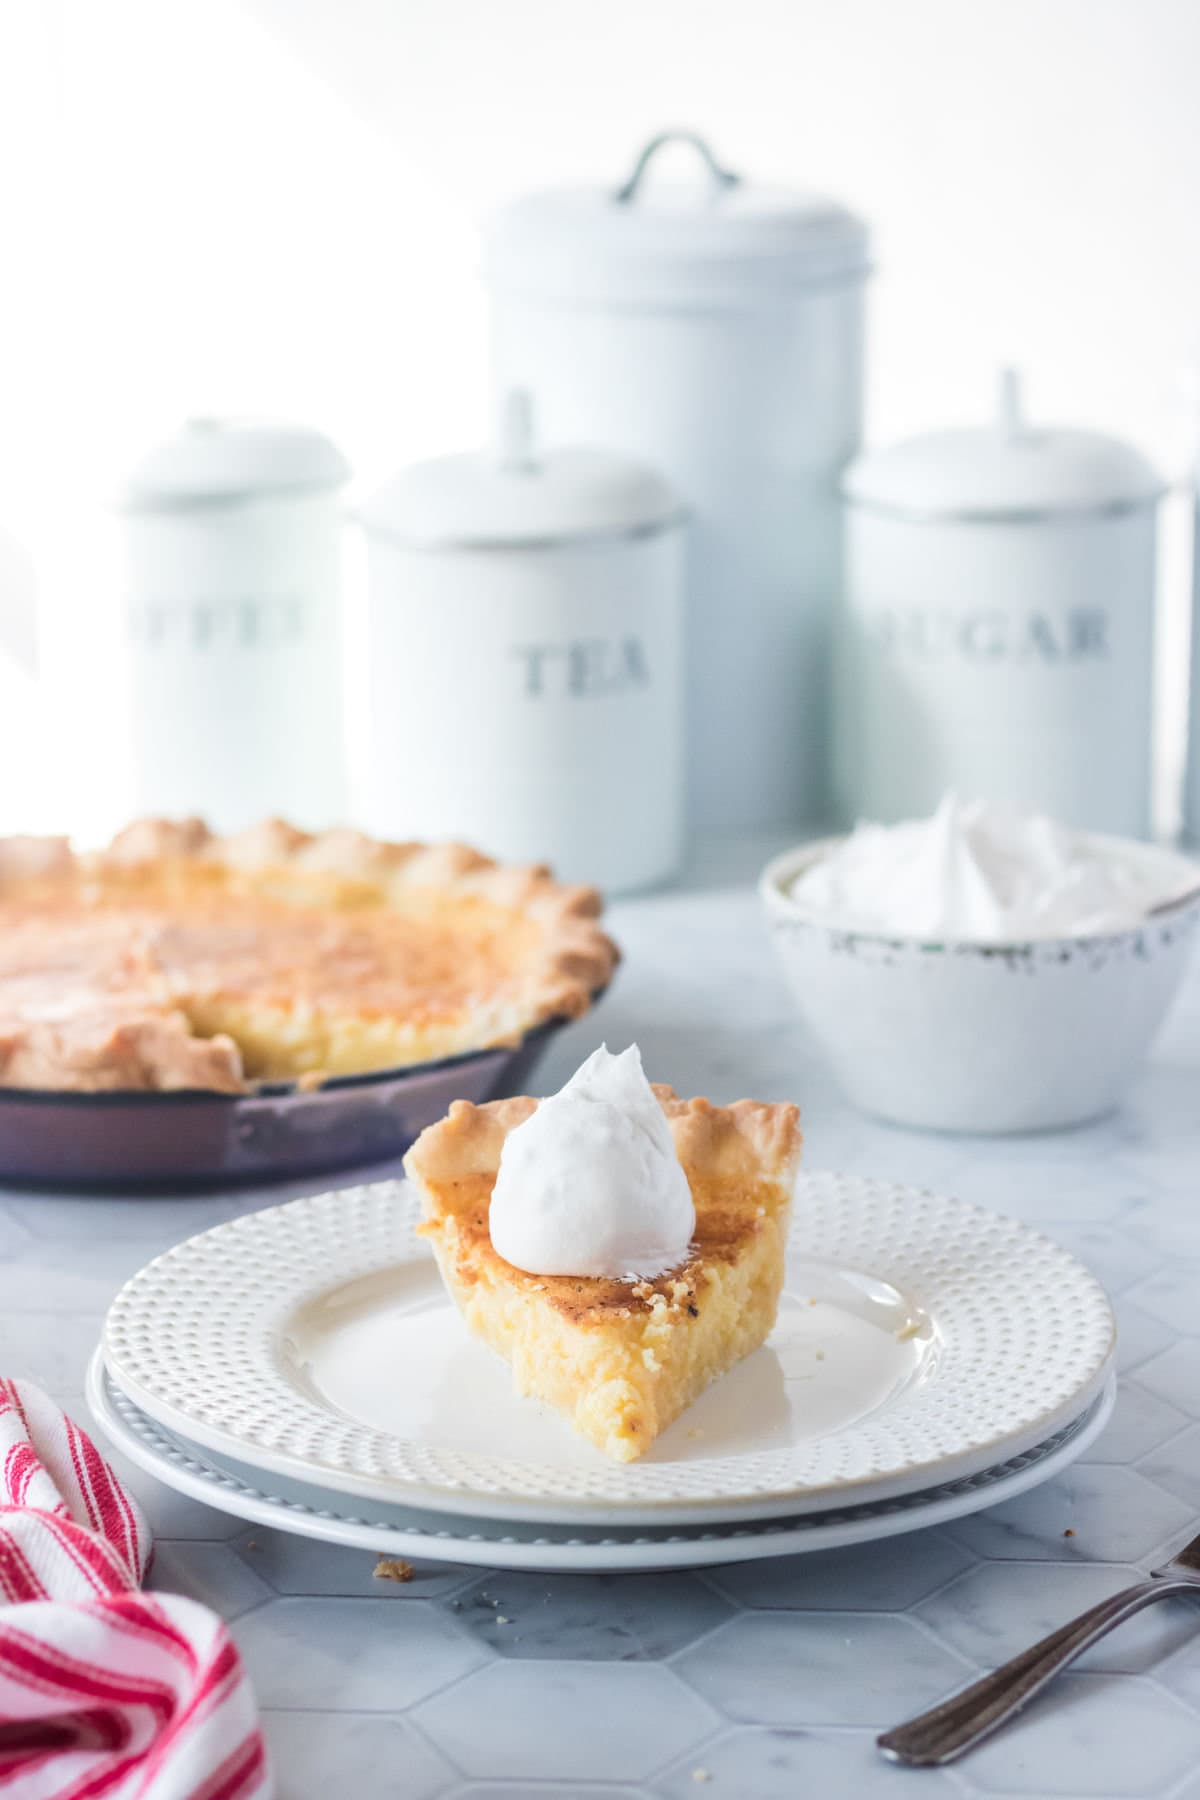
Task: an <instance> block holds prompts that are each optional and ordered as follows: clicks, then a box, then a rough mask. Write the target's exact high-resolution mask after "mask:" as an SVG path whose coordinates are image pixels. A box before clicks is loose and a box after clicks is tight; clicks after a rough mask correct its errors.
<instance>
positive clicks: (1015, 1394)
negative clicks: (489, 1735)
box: [89, 1174, 1115, 1571]
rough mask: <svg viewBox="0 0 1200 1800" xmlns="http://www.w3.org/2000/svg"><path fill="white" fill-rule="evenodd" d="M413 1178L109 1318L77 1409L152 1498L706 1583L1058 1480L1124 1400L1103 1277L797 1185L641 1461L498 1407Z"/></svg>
mask: <svg viewBox="0 0 1200 1800" xmlns="http://www.w3.org/2000/svg"><path fill="white" fill-rule="evenodd" d="M417 1216H418V1214H417V1205H416V1199H415V1196H414V1194H413V1193H412V1191H411V1190H410V1189H409V1187H408V1186H407V1184H406V1183H403V1182H385V1183H377V1184H375V1185H373V1186H370V1187H358V1188H349V1189H344V1190H342V1191H340V1192H337V1193H331V1194H322V1195H318V1196H315V1197H313V1198H309V1199H305V1200H297V1201H293V1202H292V1203H291V1204H289V1205H286V1206H279V1207H273V1208H271V1209H269V1210H268V1211H266V1212H259V1213H251V1214H248V1215H247V1216H245V1217H243V1218H240V1219H237V1220H234V1221H233V1222H232V1223H229V1224H225V1225H221V1226H218V1227H217V1228H216V1229H215V1230H213V1231H208V1232H205V1233H203V1234H202V1235H201V1236H199V1237H196V1238H192V1239H190V1240H189V1241H188V1242H186V1243H184V1244H181V1245H179V1246H178V1247H177V1248H176V1249H174V1250H171V1251H169V1252H168V1253H167V1254H166V1255H165V1256H162V1257H159V1258H158V1259H157V1260H156V1261H154V1262H153V1263H151V1264H149V1265H148V1266H147V1267H146V1268H145V1269H143V1270H142V1271H141V1272H140V1274H138V1275H136V1276H135V1277H134V1278H133V1280H132V1281H130V1282H129V1283H128V1284H127V1286H126V1287H125V1288H124V1289H122V1291H121V1293H120V1294H119V1295H118V1296H117V1299H116V1300H115V1302H114V1303H113V1306H112V1308H111V1310H110V1312H109V1315H108V1318H107V1320H106V1323H105V1330H104V1338H103V1342H102V1344H101V1347H100V1349H99V1350H98V1352H97V1355H96V1359H95V1361H94V1363H93V1367H92V1370H91V1377H90V1386H89V1399H90V1401H91V1405H92V1408H93V1411H94V1412H95V1415H96V1418H97V1420H98V1422H99V1424H100V1426H101V1427H102V1429H103V1431H104V1432H105V1433H107V1435H108V1436H109V1438H110V1439H111V1440H112V1441H113V1442H114V1443H115V1444H117V1445H118V1446H119V1447H120V1448H121V1449H122V1450H123V1451H124V1452H125V1453H126V1454H127V1455H128V1456H129V1457H130V1458H131V1459H132V1460H133V1461H134V1462H136V1463H138V1464H139V1465H140V1466H141V1467H142V1468H144V1469H146V1470H148V1471H149V1472H150V1473H151V1474H153V1475H156V1476H157V1477H158V1478H159V1479H161V1480H162V1481H164V1482H165V1483H166V1484H167V1485H168V1486H170V1487H173V1488H177V1489H179V1490H181V1491H182V1492H185V1493H187V1494H190V1495H192V1496H193V1497H195V1498H197V1499H200V1500H204V1501H207V1502H208V1503H209V1504H211V1505H213V1506H216V1507H219V1508H221V1509H223V1510H224V1511H226V1512H230V1513H234V1514H236V1515H238V1516H239V1517H242V1518H245V1519H247V1520H253V1521H254V1522H255V1523H257V1524H267V1525H274V1526H277V1527H279V1528H280V1529H283V1530H290V1531H296V1532H300V1533H303V1534H305V1535H308V1536H312V1537H318V1538H324V1539H326V1540H329V1541H331V1542H336V1543H339V1544H349V1545H355V1546H358V1547H360V1548H363V1549H369V1550H373V1551H378V1552H381V1553H383V1554H390V1555H395V1556H406V1557H410V1558H411V1557H418V1558H419V1557H426V1558H428V1557H430V1556H436V1557H437V1558H438V1559H440V1560H448V1561H458V1562H464V1563H481V1564H485V1565H487V1566H489V1567H491V1566H498V1567H506V1568H526V1569H543V1570H551V1569H562V1570H568V1569H569V1570H572V1571H580V1570H609V1571H619V1570H634V1569H662V1568H675V1567H688V1566H696V1565H698V1564H702V1563H720V1562H732V1561H737V1560H745V1559H748V1558H752V1557H758V1556H772V1555H779V1554H782V1553H791V1552H796V1551H803V1550H815V1549H827V1548H830V1547H832V1546H835V1545H842V1544H849V1543H858V1542H865V1541H867V1540H870V1539H872V1538H878V1537H884V1536H887V1535H890V1534H892V1533H896V1532H902V1531H911V1530H916V1529H918V1528H919V1527H921V1526H924V1525H931V1524H936V1523H938V1522H940V1521H942V1520H944V1519H948V1518H953V1517H956V1516H958V1515H960V1514H963V1513H967V1512H972V1511H976V1510H978V1509H980V1508H982V1507H986V1506H992V1505H995V1504H998V1503H999V1502H1000V1501H1001V1500H1005V1499H1008V1498H1011V1497H1012V1496H1013V1495H1014V1494H1018V1493H1021V1492H1023V1491H1024V1490H1025V1489H1026V1488H1029V1487H1032V1486H1034V1485H1035V1484H1037V1483H1038V1482H1041V1481H1044V1480H1047V1479H1048V1478H1049V1477H1050V1476H1051V1475H1053V1474H1056V1473H1057V1472H1058V1471H1059V1470H1060V1469H1062V1468H1063V1467H1065V1466H1066V1465H1067V1464H1068V1463H1069V1462H1071V1461H1072V1460H1073V1459H1074V1458H1075V1457H1077V1456H1078V1455H1080V1454H1081V1452H1082V1451H1083V1450H1084V1449H1086V1447H1087V1446H1088V1444H1090V1443H1091V1442H1092V1441H1093V1439H1094V1438H1095V1437H1096V1436H1097V1435H1098V1433H1099V1432H1100V1431H1101V1430H1102V1428H1103V1426H1104V1423H1105V1421H1106V1420H1107V1418H1108V1415H1109V1412H1110V1411H1111V1408H1112V1398H1113V1376H1112V1360H1113V1350H1114V1342H1115V1327H1114V1322H1113V1316H1112V1310H1111V1307H1110V1306H1109V1303H1108V1300H1107V1297H1106V1296H1105V1294H1104V1291H1103V1289H1102V1288H1101V1287H1100V1285H1099V1283H1098V1282H1097V1281H1096V1280H1095V1278H1094V1277H1093V1276H1092V1275H1091V1274H1089V1272H1088V1271H1087V1270H1086V1269H1084V1268H1083V1267H1081V1265H1080V1264H1079V1263H1077V1262H1076V1261H1075V1260H1074V1259H1073V1258H1072V1257H1071V1256H1069V1255H1068V1254H1067V1253H1066V1252H1065V1251H1064V1250H1061V1249H1059V1248H1058V1247H1057V1246H1056V1245H1054V1244H1051V1243H1050V1242H1049V1241H1048V1240H1047V1239H1045V1238H1043V1237H1040V1236H1039V1235H1038V1234H1036V1233H1035V1232H1032V1231H1030V1230H1029V1229H1028V1228H1027V1227H1026V1226H1024V1225H1021V1224H1018V1223H1017V1222H1016V1221H1014V1220H1011V1219H1006V1218H1002V1217H1000V1216H998V1215H996V1214H994V1213H989V1212H985V1211H983V1210H982V1209H980V1208H978V1207H975V1206H971V1205H968V1204H966V1203H964V1202H962V1201H957V1200H951V1199H948V1198H944V1197H941V1196H938V1195H934V1194H928V1193H925V1192H922V1191H920V1190H917V1189H913V1188H903V1187H897V1186H895V1185H893V1184H890V1183H886V1182H878V1181H866V1180H862V1179H858V1178H850V1177H843V1176H837V1175H828V1174H806V1175H804V1176H803V1177H802V1178H801V1181H800V1183H799V1187H798V1191H797V1197H796V1224H795V1227H794V1233H793V1239H792V1244H791V1248H790V1254H789V1264H788V1279H787V1283H786V1288H785V1292H784V1298H783V1302H782V1305H781V1307H780V1314H779V1320H778V1323H777V1325H776V1327H775V1330H774V1332H773V1333H772V1335H771V1338H770V1339H769V1341H768V1343H767V1344H766V1345H765V1346H764V1348H763V1349H761V1350H759V1351H757V1352H756V1353H755V1354H754V1355H753V1356H751V1357H749V1358H747V1359H746V1361H745V1362H743V1363H741V1364H740V1365H739V1366H738V1367H737V1368H736V1369H734V1370H733V1371H732V1372H731V1373H730V1374H729V1375H727V1376H725V1377H724V1379H723V1380H721V1381H720V1382H718V1383H716V1384H715V1385H714V1386H713V1387H712V1388H711V1389H710V1390H709V1391H708V1393H707V1394H705V1395H704V1396H703V1397H702V1398H701V1399H700V1400H699V1401H698V1402H697V1404H696V1405H695V1406H693V1407H692V1408H691V1409H690V1410H689V1411H688V1412H687V1414H685V1416H684V1417H683V1418H682V1419H680V1420H679V1421H678V1422H677V1423H676V1424H675V1425H673V1426H672V1427H671V1429H670V1430H669V1431H667V1432H665V1433H664V1434H663V1436H662V1437H661V1438H660V1439H659V1440H658V1442H657V1443H656V1444H655V1445H654V1446H653V1448H652V1450H651V1451H650V1453H649V1454H648V1455H647V1456H645V1457H643V1458H642V1459H641V1460H640V1461H639V1462H636V1463H632V1464H616V1463H612V1462H609V1461H608V1460H607V1459H606V1458H605V1457H603V1456H601V1455H600V1454H599V1452H597V1451H595V1450H593V1449H592V1448H591V1447H590V1446H589V1445H587V1444H586V1443H584V1442H583V1441H582V1440H580V1439H577V1438H576V1437H575V1435H574V1434H573V1433H572V1432H571V1431H570V1430H569V1429H568V1428H567V1426H566V1425H565V1424H564V1422H563V1421H562V1420H561V1419H559V1418H558V1417H557V1416H556V1415H555V1414H553V1413H551V1412H550V1411H548V1410H547V1409H544V1408H542V1407H541V1406H539V1405H536V1404H534V1403H533V1402H530V1401H526V1400H519V1399H517V1398H516V1397H515V1395H514V1394H513V1392H512V1388H511V1382H510V1377H509V1372H508V1370H507V1369H506V1368H505V1367H504V1365H503V1364H502V1363H500V1362H499V1361H498V1360H497V1359H495V1358H494V1357H492V1356H491V1354H490V1353H489V1352H488V1351H487V1350H485V1349H484V1348H482V1347H481V1346H480V1345H479V1344H477V1343H476V1342H474V1341H473V1340H472V1339H470V1338H469V1337H468V1336H467V1334H466V1331H465V1329H464V1327H463V1326H462V1324H461V1321H460V1320H459V1318H458V1315H457V1313H456V1312H455V1311H454V1309H453V1308H452V1306H451V1304H450V1302H449V1301H448V1300H447V1298H446V1297H445V1294H444V1291H443V1289H442V1286H441V1282H440V1280H439V1277H438V1274H437V1271H436V1268H435V1266H434V1263H433V1260H432V1257H431V1256H430V1254H429V1252H428V1250H427V1248H426V1247H425V1246H424V1244H423V1242H422V1240H421V1239H420V1238H419V1237H417V1236H416V1234H415V1226H416V1223H417Z"/></svg>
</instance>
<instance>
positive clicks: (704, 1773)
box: [692, 1769, 712, 1781]
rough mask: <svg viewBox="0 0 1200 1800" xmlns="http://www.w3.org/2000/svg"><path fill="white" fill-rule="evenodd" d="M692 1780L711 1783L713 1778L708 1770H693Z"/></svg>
mask: <svg viewBox="0 0 1200 1800" xmlns="http://www.w3.org/2000/svg"><path fill="white" fill-rule="evenodd" d="M692 1780H693V1781H711V1780H712V1776H711V1775H710V1774H709V1772H708V1770H707V1769H693V1770H692Z"/></svg>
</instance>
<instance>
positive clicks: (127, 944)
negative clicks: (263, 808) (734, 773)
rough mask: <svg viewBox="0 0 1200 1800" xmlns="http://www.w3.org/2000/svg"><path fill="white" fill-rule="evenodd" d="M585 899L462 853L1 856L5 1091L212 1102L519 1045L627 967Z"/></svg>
mask: <svg viewBox="0 0 1200 1800" xmlns="http://www.w3.org/2000/svg"><path fill="white" fill-rule="evenodd" d="M600 909H601V905H600V896H599V895H598V894H597V892H596V891H595V889H593V888H583V887H564V886H561V885H559V884H558V883H557V882H555V881H554V880H553V879H552V878H551V876H550V874H549V871H548V870H546V869H543V868H517V867H509V868H506V867H501V866H499V865H498V864H496V863H494V862H492V861H491V860H490V859H489V858H488V857H486V856H482V855H480V854H479V852H478V851H475V850H469V849H466V848H465V847H464V846H462V845H458V844H432V845H429V844H389V843H382V842H379V841H377V840H375V839H373V838H369V837H364V836H363V835H362V834H361V833H359V832H355V831H348V830H338V831H327V832H322V833H319V834H318V835H316V836H312V835H309V834H308V833H306V832H302V831H296V830H294V829H293V828H292V827H291V826H289V825H285V824H283V823H281V822H280V821H278V820H274V821H270V822H268V823H267V824H264V825H261V826H258V827H256V828H255V829H253V830H251V831H248V832H243V833H241V834H240V835H238V836H233V837H225V838H220V837H215V836H214V835H213V834H212V833H211V832H210V831H208V830H207V828H206V827H205V826H204V825H203V824H202V823H201V821H200V820H198V819H191V820H185V821H182V822H171V821H167V820H142V821H141V822H140V823H138V824H135V825H132V826H130V827H129V828H128V829H127V830H126V831H124V832H122V833H121V834H120V835H119V836H118V837H117V838H116V839H115V840H114V842H113V843H112V844H111V845H110V846H109V847H108V848H107V849H106V850H101V851H98V852H96V853H94V854H89V855H79V854H76V853H75V852H73V851H72V850H71V848H70V846H69V845H68V844H67V843H66V841H65V840H63V839H61V838H3V839H0V1087H23V1088H76V1089H85V1090H95V1089H131V1088H133V1089H137V1088H210V1089H216V1090H218V1091H223V1092H227V1093H240V1092H242V1091H244V1090H245V1089H246V1088H248V1087H249V1086H250V1085H251V1084H252V1083H253V1082H255V1081H257V1080H267V1081H280V1080H289V1079H298V1078H299V1079H305V1080H308V1081H310V1082H312V1081H316V1080H318V1079H320V1078H322V1077H325V1076H329V1075H351V1074H359V1073H363V1072H366V1071H369V1070H376V1069H388V1068H395V1067H402V1066H406V1065H411V1064H413V1063H417V1062H426V1061H431V1060H435V1059H437V1058H441V1057H447V1056H453V1055H456V1054H458V1053H460V1052H464V1051H469V1050H479V1049H484V1048H487V1047H489V1046H492V1045H512V1044H515V1043H517V1042H519V1041H520V1039H521V1038H522V1037H523V1036H524V1035H525V1034H526V1033H527V1032H528V1031H530V1030H531V1029H532V1028H533V1027H534V1026H536V1025H538V1024H541V1023H542V1022H543V1021H545V1020H548V1019H552V1018H560V1017H566V1018H575V1017H578V1016H579V1014H581V1013H583V1012H586V1011H587V1009H588V1007H589V1006H590V1004H591V1001H592V997H593V995H594V993H595V992H596V991H597V990H598V989H599V988H602V987H603V986H604V985H605V983H606V982H607V981H608V979H609V977H610V976H611V974H612V971H613V968H614V966H615V964H616V961H617V952H616V949H615V947H614V945H613V944H612V943H611V942H610V941H609V939H608V938H607V937H606V936H605V935H604V932H603V931H602V930H601V928H600V925H599V923H598V915H599V913H600Z"/></svg>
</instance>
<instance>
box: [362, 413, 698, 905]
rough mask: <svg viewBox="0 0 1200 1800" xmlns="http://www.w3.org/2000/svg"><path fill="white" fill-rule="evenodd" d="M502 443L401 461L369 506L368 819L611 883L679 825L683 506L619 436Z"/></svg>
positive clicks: (520, 421) (659, 864)
mask: <svg viewBox="0 0 1200 1800" xmlns="http://www.w3.org/2000/svg"><path fill="white" fill-rule="evenodd" d="M502 440H503V441H502V443H501V445H500V446H499V448H498V449H497V450H496V451H495V452H485V453H480V454H476V455H471V454H468V455H460V456H448V457H442V458H439V459H437V460H435V461H433V462H426V463H419V464H417V465H415V466H414V467H412V468H409V469H406V470H404V471H403V472H402V473H401V474H400V475H399V476H398V477H397V478H396V479H395V480H394V481H392V482H391V483H390V484H388V485H387V486H386V487H385V488H383V489H382V490H381V491H380V492H379V493H378V494H376V495H375V497H374V498H373V499H372V500H371V501H369V502H368V503H367V504H366V505H365V506H364V507H363V508H362V509H361V513H360V517H361V519H362V522H363V524H364V526H365V528H366V531H367V543H368V591H369V625H368V631H369V644H370V667H371V675H370V681H371V696H370V709H371V716H370V730H369V745H370V749H369V756H368V763H367V772H366V784H367V785H366V809H367V823H368V825H369V826H370V828H371V829H372V830H374V831H377V832H381V833H383V834H385V835H388V836H394V837H416V838H458V839H462V840H464V841H466V842H467V843H471V844H476V845H478V846H479V847H480V848H482V849H484V850H487V851H489V852H491V853H492V854H493V855H496V856H499V857H502V858H503V859H505V860H513V861H517V862H549V863H551V864H552V865H553V866H554V868H555V870H556V872H557V873H558V874H559V875H561V876H563V877H565V878H566V879H568V880H572V881H588V882H595V883H597V884H598V885H600V886H601V887H605V888H608V889H612V890H621V889H631V888H638V887H645V886H649V885H651V884H653V883H655V882H660V881H663V880H665V879H667V878H668V877H669V876H670V875H672V874H673V873H674V872H675V870H676V869H677V867H678V864H679V860H680V856H681V852H682V844H683V741H682V740H683V717H682V703H683V679H682V654H683V599H682V575H683V563H682V551H683V536H684V532H683V523H684V520H683V511H682V508H681V507H680V503H679V501H678V499H677V498H676V496H675V494H674V493H673V492H672V490H671V489H670V488H669V487H668V485H667V484H666V482H664V481H663V480H662V479H661V478H660V477H659V476H657V475H655V474H653V473H651V472H650V471H649V470H647V469H645V468H643V467H642V466H641V465H640V464H637V463H633V462H630V461H628V460H627V459H626V458H625V457H623V456H617V455H614V454H612V453H609V452H600V451H594V450H583V449H579V450H570V449H564V450H559V451H555V452H552V453H547V454H545V455H541V454H535V452H534V451H533V449H532V448H531V445H530V441H529V434H528V414H527V409H526V407H525V406H524V404H523V402H522V400H521V398H520V397H519V396H514V397H512V401H511V404H510V406H509V408H508V410H507V425H506V428H505V431H504V433H503V434H502Z"/></svg>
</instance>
